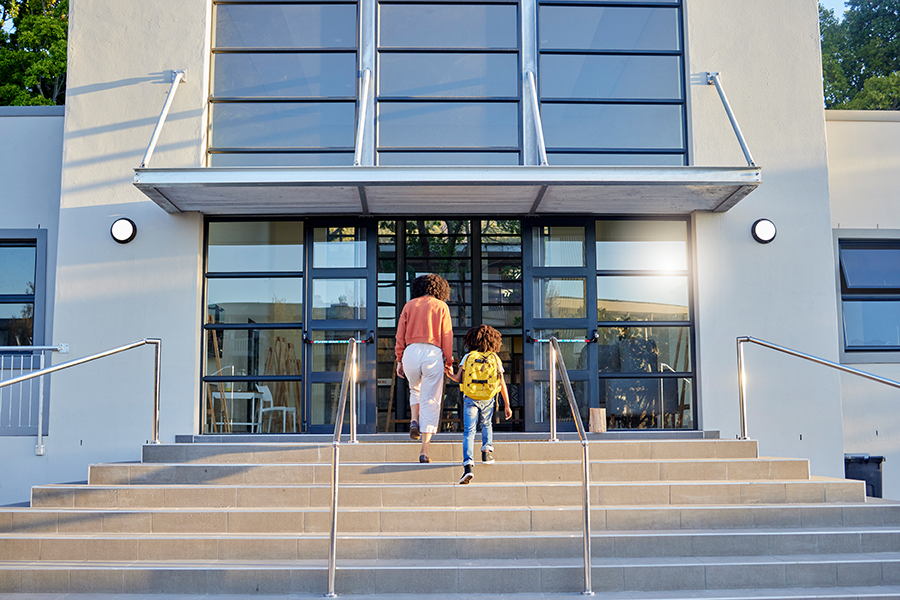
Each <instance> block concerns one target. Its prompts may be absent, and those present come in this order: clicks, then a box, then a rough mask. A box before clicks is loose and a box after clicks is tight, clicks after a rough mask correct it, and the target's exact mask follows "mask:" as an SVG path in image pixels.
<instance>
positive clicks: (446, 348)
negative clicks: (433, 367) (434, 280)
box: [394, 296, 453, 365]
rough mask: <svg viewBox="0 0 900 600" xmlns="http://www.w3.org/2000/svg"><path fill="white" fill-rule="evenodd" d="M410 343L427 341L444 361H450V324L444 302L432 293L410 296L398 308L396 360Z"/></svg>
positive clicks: (451, 346) (451, 342)
mask: <svg viewBox="0 0 900 600" xmlns="http://www.w3.org/2000/svg"><path fill="white" fill-rule="evenodd" d="M410 344H431V345H432V346H437V347H438V348H440V349H441V350H442V351H443V353H444V364H446V365H451V364H453V326H452V324H451V323H450V309H449V308H447V303H446V302H441V301H440V300H438V299H437V298H435V297H433V296H419V297H418V298H413V299H412V300H410V301H409V302H407V303H406V305H405V306H404V307H403V310H402V311H401V312H400V321H399V322H398V323H397V341H396V344H395V345H394V353H395V354H396V355H397V360H400V359H401V358H403V351H404V350H405V349H406V347H407V346H409V345H410Z"/></svg>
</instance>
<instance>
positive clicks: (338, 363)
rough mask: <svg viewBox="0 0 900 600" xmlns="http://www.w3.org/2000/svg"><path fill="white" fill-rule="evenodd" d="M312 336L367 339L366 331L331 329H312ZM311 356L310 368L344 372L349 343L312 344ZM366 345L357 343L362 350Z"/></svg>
mask: <svg viewBox="0 0 900 600" xmlns="http://www.w3.org/2000/svg"><path fill="white" fill-rule="evenodd" d="M310 333H311V337H312V340H313V341H314V342H315V341H316V340H319V341H324V340H347V339H349V338H351V337H353V338H356V339H357V340H364V339H366V335H365V332H362V331H347V330H346V329H344V330H339V331H337V330H331V331H312V332H310ZM310 348H311V349H312V350H311V352H310V357H309V361H310V363H309V365H310V369H311V370H313V371H315V372H317V373H318V372H325V371H331V372H337V373H343V372H344V366H345V362H346V360H347V344H312V345H311V346H310ZM363 349H364V346H360V345H357V351H358V352H362V351H363Z"/></svg>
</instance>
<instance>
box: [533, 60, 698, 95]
mask: <svg viewBox="0 0 900 600" xmlns="http://www.w3.org/2000/svg"><path fill="white" fill-rule="evenodd" d="M681 82H682V79H681V57H679V56H598V55H577V54H546V55H543V56H541V97H542V98H584V99H592V98H596V99H622V100H630V99H633V98H641V99H646V100H681V98H682V92H681Z"/></svg>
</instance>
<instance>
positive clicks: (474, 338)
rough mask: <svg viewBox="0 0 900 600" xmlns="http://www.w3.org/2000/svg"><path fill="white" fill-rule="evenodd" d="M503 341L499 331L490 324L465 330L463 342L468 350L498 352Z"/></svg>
mask: <svg viewBox="0 0 900 600" xmlns="http://www.w3.org/2000/svg"><path fill="white" fill-rule="evenodd" d="M502 342H503V336H502V335H500V332H499V331H497V330H496V329H494V328H493V327H491V326H490V325H479V326H478V327H473V328H472V329H470V330H468V331H467V332H466V337H464V338H463V344H465V345H466V348H468V349H469V350H477V351H478V352H499V351H500V347H501V345H502Z"/></svg>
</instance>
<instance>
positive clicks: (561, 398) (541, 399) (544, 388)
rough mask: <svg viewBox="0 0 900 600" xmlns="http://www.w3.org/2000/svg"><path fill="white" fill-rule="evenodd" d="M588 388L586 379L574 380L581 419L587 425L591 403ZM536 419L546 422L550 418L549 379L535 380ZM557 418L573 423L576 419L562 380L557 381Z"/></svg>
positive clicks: (558, 420)
mask: <svg viewBox="0 0 900 600" xmlns="http://www.w3.org/2000/svg"><path fill="white" fill-rule="evenodd" d="M587 390H588V386H587V382H586V381H573V382H572V392H573V393H574V394H575V404H576V406H578V412H579V413H580V414H581V421H582V423H584V424H585V427H586V424H587V423H588V407H589V405H590V400H589V398H588V397H587ZM534 420H535V422H536V423H546V422H548V421H549V420H550V382H549V381H536V382H534ZM556 420H557V422H559V423H572V422H574V421H575V419H574V417H572V409H571V407H570V406H569V399H568V396H566V388H565V384H563V382H562V381H560V380H557V382H556Z"/></svg>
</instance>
